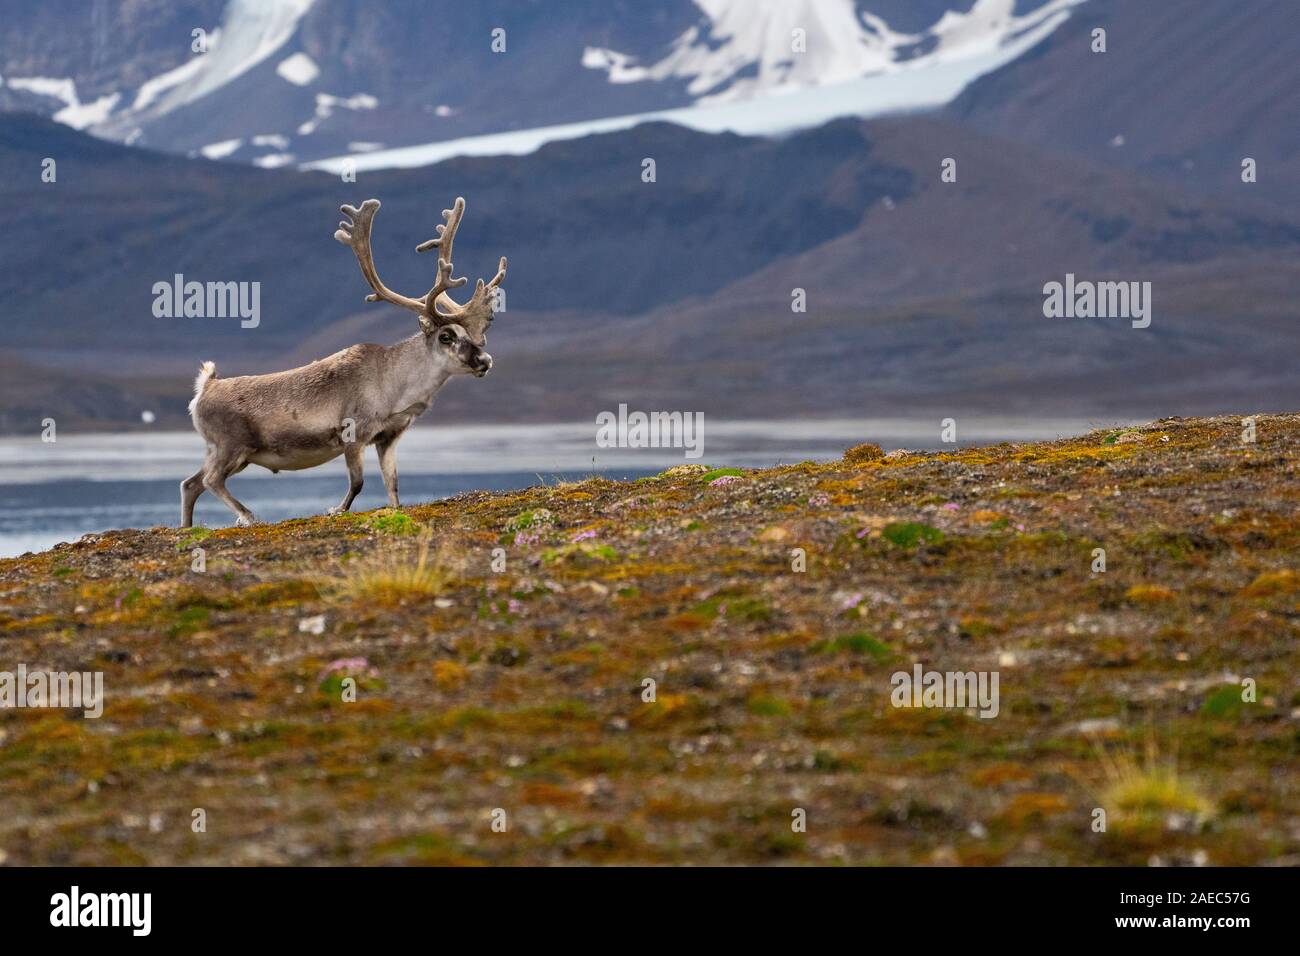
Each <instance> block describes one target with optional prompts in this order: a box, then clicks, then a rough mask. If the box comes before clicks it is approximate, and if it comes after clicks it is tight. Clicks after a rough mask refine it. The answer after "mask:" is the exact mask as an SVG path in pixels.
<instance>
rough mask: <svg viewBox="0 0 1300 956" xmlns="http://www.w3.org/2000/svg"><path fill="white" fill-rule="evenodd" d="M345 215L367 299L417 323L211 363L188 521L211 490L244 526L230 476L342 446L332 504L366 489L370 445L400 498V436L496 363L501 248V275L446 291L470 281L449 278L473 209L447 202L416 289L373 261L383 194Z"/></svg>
mask: <svg viewBox="0 0 1300 956" xmlns="http://www.w3.org/2000/svg"><path fill="white" fill-rule="evenodd" d="M340 209H341V211H342V212H343V214H344V215H345V216H347V217H348V221H346V222H340V223H339V228H338V231H337V232H335V233H334V238H335V239H337V240H338V241H339V242H341V243H343V244H344V245H348V246H351V247H352V251H353V252H354V253H355V254H356V257H357V262H358V263H359V264H360V265H361V274H362V275H363V276H365V279H366V282H368V283H369V284H370V288H372V289H373V290H374V291H373V292H372V293H371V294H370V295H368V296H366V301H367V302H380V301H383V302H389V303H391V304H393V305H396V306H400V307H401V308H403V309H409V310H410V311H412V312H414V313H416V315H417V316H418V317H419V320H420V331H419V332H417V333H416V334H415V335H413V336H411V337H410V338H409V339H406V340H405V341H403V342H399V343H398V344H396V345H392V346H384V345H372V344H368V343H367V344H364V345H353V346H352V347H351V348H346V349H344V350H343V351H341V352H336V353H334V354H333V355H331V356H329V357H328V358H323V359H319V360H317V361H315V362H312V363H311V364H310V365H304V366H302V367H301V368H294V369H289V370H288V371H285V372H274V373H272V374H270V375H242V376H239V377H237V378H218V377H217V372H216V366H215V365H214V364H213V363H212V362H204V363H203V365H202V368H201V370H200V372H199V376H198V378H197V379H196V380H195V382H194V400H193V401H192V402H190V417H191V418H192V419H193V420H194V428H195V429H196V430H197V431H198V433H199V434H200V435H202V436H203V440H204V441H205V442H206V443H207V446H208V451H207V456H206V457H205V458H204V461H203V467H202V468H200V469H199V470H198V471H196V472H195V473H194V474H192V475H190V477H188V478H186V479H185V480H184V481H183V482H181V527H183V528H188V527H190V525H191V524H193V521H194V502H195V501H197V500H198V497H199V495H201V494H203V492H204V490H207V491H211V492H212V493H213V494H214V495H216V496H217V497H218V498H220V499H221V500H222V501H224V502H225V503H226V505H227V506H228V507H229V508H230V510H231V511H233V512H234V513H235V516H236V521H235V523H236V524H237V525H241V526H247V525H250V524H253V523H254V522H255V521H256V520H257V519H256V518H255V517H254V516H253V513H252V512H251V511H249V510H248V509H247V508H246V507H244V505H242V504H241V503H240V502H239V501H238V500H237V499H236V498H235V496H234V495H232V494H231V493H230V492H229V491H228V490H227V489H226V479H227V478H229V477H230V476H231V475H236V474H238V473H239V472H241V471H243V470H244V469H245V468H247V467H248V466H249V465H261V466H262V467H263V468H267V469H269V470H270V471H272V472H279V471H281V470H285V471H298V470H300V469H303V468H314V467H316V466H317V465H321V464H324V463H325V462H327V461H330V460H331V459H334V458H337V457H338V456H339V455H342V456H343V457H344V460H345V461H346V462H347V466H348V491H347V494H346V495H344V497H343V500H342V501H341V502H339V504H338V505H337V506H335V507H333V508H331V509H329V512H328V513H329V514H339V513H340V512H344V511H347V510H348V509H349V508H350V507H352V502H353V500H355V499H356V497H357V494H358V493H359V492H360V491H361V486H362V473H361V457H362V453H363V452H364V451H365V448H366V446H367V445H374V446H375V448H376V449H377V450H378V452H379V470H380V472H381V474H383V476H384V487H385V488H386V489H387V490H388V503H389V504H390V505H392V507H394V508H397V507H399V506H400V502H399V501H398V497H397V452H396V448H397V440H398V439H399V438H401V437H402V433H403V432H405V431H406V429H407V428H408V427H410V424H411V422H413V421H414V420H415V419H416V418H417V417H419V416H420V415H421V414H422V413H423V412H424V411H425V410H426V409H427V408H428V407H429V405H430V404H432V402H433V398H434V396H435V395H437V394H438V391H439V390H440V389H441V388H442V387H443V385H445V384H446V383H447V380H448V379H449V378H451V376H453V375H462V374H472V375H475V376H477V377H479V378H482V377H483V376H484V375H486V374H487V372H488V369H490V368H491V367H492V356H490V355H489V354H488V353H487V352H485V351H484V350H483V347H484V345H485V344H486V334H487V328H488V325H489V323H491V321H492V319H493V317H494V316H493V311H492V304H493V303H492V298H493V296H494V290H496V289H497V288H498V287H499V286H500V285H501V282H502V280H503V279H505V276H506V259H505V256H502V257H501V264H500V266H499V267H498V268H497V274H496V275H495V276H493V277H492V280H491V281H490V282H487V283H484V281H483V280H482V279H479V280H478V284H477V285H476V286H475V288H474V294H473V295H472V296H471V297H470V300H469V301H468V302H467V303H465V304H464V305H460V304H458V303H456V302H455V301H454V300H453V299H452V298H451V296H449V295H448V294H447V293H448V291H449V290H451V289H455V288H458V287H460V286H462V285H464V284H465V282H466V280H465V278H464V277H463V276H462V277H461V278H459V279H453V278H452V258H451V253H452V243H453V242H454V241H455V238H456V230H457V228H458V227H459V226H460V220H461V216H462V215H463V214H464V212H465V200H464V199H461V198H457V199H456V202H455V204H454V206H453V207H452V208H451V209H444V210H443V211H442V215H443V218H444V219H446V223H445V224H443V223H439V224H438V225H437V230H438V235H437V238H434V239H429V240H427V241H426V242H422V243H420V245H418V246H416V247H415V251H416V252H427V251H428V250H429V249H434V248H436V249H437V250H438V269H437V278H436V281H435V282H434V284H433V288H431V289H430V290H429V291H428V292H426V293H425V294H424V295H423V296H422V297H420V298H418V299H415V298H410V297H408V296H404V295H400V294H399V293H396V292H393V291H392V290H391V289H389V288H388V287H387V286H385V285H384V284H383V282H381V281H380V279H379V273H378V272H376V271H375V260H374V254H373V252H372V250H371V245H370V237H371V230H372V227H373V224H374V218H375V213H376V212H378V211H379V200H378V199H367V200H366V201H365V202H363V203H362V204H361V208H360V209H357V208H355V207H353V206H342V207H340Z"/></svg>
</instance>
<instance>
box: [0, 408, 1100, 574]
mask: <svg viewBox="0 0 1300 956" xmlns="http://www.w3.org/2000/svg"><path fill="white" fill-rule="evenodd" d="M1100 424H1110V423H1109V422H1107V423H1099V422H1085V421H1072V420H1063V421H1034V422H1009V421H993V420H988V421H983V422H976V421H971V422H969V423H964V425H963V428H962V432H961V434H960V435H959V437H960V439H961V444H984V443H987V442H995V441H1028V440H1033V439H1038V438H1055V437H1058V436H1062V435H1071V434H1078V433H1079V432H1083V431H1086V430H1088V429H1089V428H1092V427H1098V426H1099V425H1100ZM595 434H596V428H595V425H594V424H585V423H578V424H573V425H499V426H478V427H455V426H447V427H440V426H434V427H429V428H422V429H421V428H416V429H412V430H411V431H409V432H407V433H406V435H405V436H403V438H402V443H401V445H400V446H399V452H398V468H399V473H400V475H401V489H402V500H403V501H406V502H411V503H414V502H420V501H429V500H431V499H436V498H444V497H448V496H450V495H455V494H458V493H460V492H462V491H470V490H475V489H492V490H501V489H514V488H526V487H528V486H530V485H537V484H543V483H547V484H549V483H552V482H555V481H557V480H574V479H580V478H583V477H585V476H587V475H591V474H603V475H606V476H608V477H617V478H635V477H640V476H642V475H648V474H654V473H656V472H658V471H660V470H662V469H663V468H666V467H668V466H669V465H674V464H682V463H683V462H686V461H688V460H694V461H699V462H701V463H707V464H710V465H751V466H753V465H773V464H778V463H782V462H794V461H805V460H810V459H811V460H826V459H832V458H838V457H839V456H840V455H841V454H842V452H843V450H844V449H845V448H846V447H848V446H850V445H854V444H858V443H860V442H864V441H873V442H876V443H878V444H880V445H881V446H882V447H883V448H885V449H890V448H900V447H901V448H934V447H939V445H940V443H939V428H938V424H937V423H933V422H928V421H927V422H907V421H879V420H877V421H868V420H842V421H818V422H715V421H708V422H706V427H705V430H704V454H703V456H702V457H701V458H698V459H687V458H685V457H684V454H683V451H682V450H681V449H668V448H643V449H617V448H610V449H605V448H597V447H596V444H595ZM202 460H203V443H202V441H201V440H200V439H199V437H198V436H197V435H196V434H194V433H192V432H154V433H149V432H144V433H140V432H136V433H130V434H101V435H75V434H74V435H68V434H65V433H60V434H59V436H58V440H57V441H56V442H53V443H44V442H42V441H41V440H40V438H39V435H35V434H34V435H32V436H30V437H8V438H0V557H11V556H13V555H18V554H22V553H24V552H27V551H39V550H44V549H46V548H49V547H51V546H52V545H54V544H57V543H59V542H61V541H75V540H76V539H77V538H79V537H81V536H82V535H83V534H87V533H88V532H92V531H104V530H108V529H111V528H149V527H153V526H156V525H172V526H174V525H175V524H176V523H177V522H178V520H179V512H180V492H179V487H178V486H179V483H180V481H181V479H182V478H184V477H186V476H188V475H190V474H192V473H193V472H194V471H196V470H197V469H198V467H199V465H200V464H201V462H202ZM346 476H347V472H346V469H345V468H344V466H343V462H342V459H338V460H335V461H333V462H330V463H329V464H326V465H322V466H321V467H319V468H315V469H311V470H309V471H303V472H281V473H280V474H279V475H272V474H271V473H270V472H268V471H265V470H263V469H262V468H258V467H256V466H254V467H250V468H249V469H248V470H247V471H245V472H244V473H243V474H240V475H238V476H236V477H234V478H232V479H231V480H230V481H229V483H228V487H229V488H230V490H231V492H232V493H233V494H234V495H235V497H237V498H239V499H240V500H241V501H243V502H244V503H245V504H246V505H248V507H249V508H251V509H252V510H253V512H254V513H255V514H256V515H257V516H258V517H259V518H261V519H262V520H266V521H277V520H281V519H283V518H289V517H299V516H303V515H311V514H320V513H322V512H324V511H325V510H326V509H327V508H328V507H330V506H331V505H335V504H337V503H338V501H339V499H341V498H342V497H343V492H344V489H345V488H346V486H347V477H346ZM386 500H387V499H386V497H385V494H384V484H383V480H382V479H381V478H380V476H379V466H378V462H377V461H376V458H375V454H374V452H373V451H370V450H367V452H366V486H365V490H364V491H362V493H361V496H360V497H359V498H358V500H357V502H356V503H355V504H354V505H353V508H354V509H355V510H365V509H369V508H378V507H382V506H383V505H384V504H385V503H386ZM195 521H196V522H197V523H201V524H205V525H208V526H209V527H224V526H226V525H229V524H231V523H232V516H231V514H230V512H229V511H228V510H227V509H226V507H225V506H224V505H222V504H221V503H220V502H219V501H217V500H216V499H215V498H213V497H212V495H210V494H205V495H203V497H201V498H200V499H199V504H198V508H197V509H196V511H195Z"/></svg>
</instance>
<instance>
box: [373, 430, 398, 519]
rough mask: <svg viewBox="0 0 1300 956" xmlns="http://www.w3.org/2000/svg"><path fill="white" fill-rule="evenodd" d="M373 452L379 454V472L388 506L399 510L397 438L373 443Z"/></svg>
mask: <svg viewBox="0 0 1300 956" xmlns="http://www.w3.org/2000/svg"><path fill="white" fill-rule="evenodd" d="M375 451H377V452H379V471H380V472H381V473H382V474H383V476H384V488H386V489H387V490H388V505H389V507H390V508H400V507H401V503H400V502H399V501H398V500H397V437H394V438H392V439H390V440H388V441H381V442H375Z"/></svg>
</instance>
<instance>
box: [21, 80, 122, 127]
mask: <svg viewBox="0 0 1300 956" xmlns="http://www.w3.org/2000/svg"><path fill="white" fill-rule="evenodd" d="M5 82H7V83H8V84H9V86H10V87H11V88H13V89H15V90H23V91H24V92H27V93H34V94H36V95H37V96H48V97H49V98H50V99H55V100H59V101H60V102H62V103H63V108H62V109H61V110H59V111H58V112H56V113H55V114H54V116H53V119H54V120H55V122H58V123H63V124H64V125H66V126H71V127H72V128H73V129H85V128H86V127H87V126H93V125H94V124H96V123H102V122H103V121H104V120H105V119H107V118H108V116H109V115H110V114H111V113H112V112H113V107H114V106H116V105H117V102H118V100H120V99H121V98H122V95H121V94H120V93H107V94H105V95H104V96H101V97H99V98H98V99H96V100H92V101H91V102H89V103H83V102H81V100H80V99H79V98H78V96H77V84H76V81H74V80H71V79H66V78H64V79H55V78H53V77H48V76H29V77H19V76H14V77H10V78H9V79H8V80H7V81H5Z"/></svg>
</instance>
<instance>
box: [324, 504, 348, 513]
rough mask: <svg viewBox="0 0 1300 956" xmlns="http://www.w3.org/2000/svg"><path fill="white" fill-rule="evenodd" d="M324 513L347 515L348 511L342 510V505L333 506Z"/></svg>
mask: <svg viewBox="0 0 1300 956" xmlns="http://www.w3.org/2000/svg"><path fill="white" fill-rule="evenodd" d="M325 513H326V514H327V515H345V514H347V513H348V509H347V508H344V507H343V506H342V505H335V506H334V507H333V508H331V509H330V510H329V511H327V512H325Z"/></svg>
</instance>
